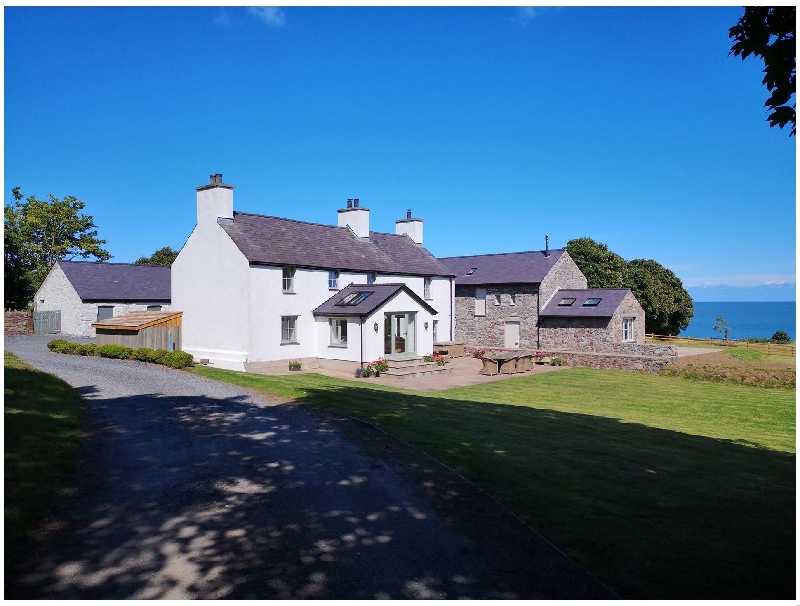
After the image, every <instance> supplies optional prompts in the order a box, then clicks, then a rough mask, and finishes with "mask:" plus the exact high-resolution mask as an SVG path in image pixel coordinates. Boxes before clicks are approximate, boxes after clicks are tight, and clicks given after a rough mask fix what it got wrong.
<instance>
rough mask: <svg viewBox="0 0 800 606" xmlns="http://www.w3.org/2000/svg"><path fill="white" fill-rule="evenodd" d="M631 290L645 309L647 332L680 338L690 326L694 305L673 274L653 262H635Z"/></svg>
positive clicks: (630, 266) (630, 272) (631, 265)
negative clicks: (678, 336)
mask: <svg viewBox="0 0 800 606" xmlns="http://www.w3.org/2000/svg"><path fill="white" fill-rule="evenodd" d="M627 286H628V288H630V289H631V291H632V292H633V294H634V296H635V297H636V299H637V300H638V301H639V303H640V304H641V305H642V308H643V309H644V326H645V332H649V333H655V334H659V335H677V334H678V333H679V332H680V331H682V330H686V328H687V327H688V326H689V321H690V320H691V319H692V316H693V315H694V303H693V302H692V297H691V296H690V295H689V293H688V292H687V291H686V289H685V288H684V287H683V283H682V282H681V280H680V278H678V276H676V275H675V274H674V273H673V272H672V271H671V270H669V269H667V268H666V267H664V266H663V265H661V264H660V263H658V262H656V261H653V260H652V259H634V260H633V261H630V262H628V284H627Z"/></svg>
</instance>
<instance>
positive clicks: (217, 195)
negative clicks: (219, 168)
mask: <svg viewBox="0 0 800 606" xmlns="http://www.w3.org/2000/svg"><path fill="white" fill-rule="evenodd" d="M195 189H196V190H197V224H198V225H210V224H216V223H218V220H219V219H222V220H223V221H226V220H227V221H233V185H226V184H225V183H223V182H222V174H221V173H217V174H215V175H211V182H210V183H209V184H208V185H201V186H200V187H196V188H195Z"/></svg>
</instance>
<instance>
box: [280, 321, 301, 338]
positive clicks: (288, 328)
mask: <svg viewBox="0 0 800 606" xmlns="http://www.w3.org/2000/svg"><path fill="white" fill-rule="evenodd" d="M297 342H298V341H297V316H281V343H297Z"/></svg>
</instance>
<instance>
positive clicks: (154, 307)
mask: <svg viewBox="0 0 800 606" xmlns="http://www.w3.org/2000/svg"><path fill="white" fill-rule="evenodd" d="M147 311H161V306H160V305H148V306H147Z"/></svg>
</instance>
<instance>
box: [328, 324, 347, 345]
mask: <svg viewBox="0 0 800 606" xmlns="http://www.w3.org/2000/svg"><path fill="white" fill-rule="evenodd" d="M329 322H330V325H331V345H332V346H334V347H347V319H346V318H341V319H340V318H331V319H330V320H329Z"/></svg>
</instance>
